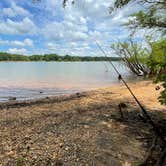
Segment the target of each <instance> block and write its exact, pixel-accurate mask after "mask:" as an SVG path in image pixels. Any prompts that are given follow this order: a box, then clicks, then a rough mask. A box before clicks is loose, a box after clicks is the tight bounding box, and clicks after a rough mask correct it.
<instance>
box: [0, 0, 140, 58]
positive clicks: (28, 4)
mask: <svg viewBox="0 0 166 166" xmlns="http://www.w3.org/2000/svg"><path fill="white" fill-rule="evenodd" d="M61 2H62V1H59V0H41V2H40V3H32V1H31V0H29V1H27V0H21V1H20V0H1V1H0V13H1V15H0V51H4V52H9V53H18V54H25V55H31V54H46V53H57V54H60V55H65V54H69V55H79V56H85V55H86V56H87V55H88V56H100V55H101V53H100V51H99V50H98V48H97V47H96V45H95V41H98V42H99V43H100V44H101V45H102V47H103V48H104V49H105V50H106V51H107V52H108V53H109V54H113V52H112V51H111V49H110V45H111V43H113V42H116V41H118V40H125V39H127V38H128V34H129V31H128V30H127V29H125V28H124V27H122V26H121V24H123V23H126V22H127V20H128V17H127V16H128V15H129V14H131V13H133V12H135V11H138V10H139V6H137V5H135V4H132V5H128V6H126V7H125V8H124V9H123V10H120V11H117V12H115V13H114V14H112V15H110V14H109V11H108V8H109V6H110V5H111V3H110V0H105V1H103V0H77V1H76V3H75V4H74V5H70V4H68V5H67V7H66V8H65V9H64V8H63V7H62V3H61ZM112 3H113V1H112ZM135 37H136V38H142V34H136V36H135Z"/></svg>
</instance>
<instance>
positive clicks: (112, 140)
mask: <svg viewBox="0 0 166 166" xmlns="http://www.w3.org/2000/svg"><path fill="white" fill-rule="evenodd" d="M129 85H130V87H131V89H132V90H133V92H134V93H135V95H136V96H137V97H138V99H139V101H140V102H141V103H142V104H143V105H144V106H145V108H146V109H147V110H148V112H149V114H150V116H152V117H153V119H154V120H155V121H156V122H157V121H158V120H159V119H161V117H162V119H166V107H165V106H163V105H161V104H160V103H159V102H158V100H157V98H158V96H159V93H160V90H161V89H160V90H158V91H156V90H155V87H156V84H153V83H152V82H151V81H138V82H132V83H129ZM120 103H124V104H125V108H124V109H123V111H124V119H121V116H120V112H119V108H118V105H119V104H120ZM139 113H140V109H139V107H138V105H137V104H136V103H135V101H134V99H133V98H132V97H131V95H130V94H129V93H128V91H127V89H126V88H125V87H124V86H123V85H113V86H111V87H107V88H100V89H98V90H91V91H87V92H81V93H75V94H71V95H63V96H58V97H47V98H43V99H36V100H28V101H10V102H6V103H1V104H0V138H1V148H0V165H1V164H2V165H49V164H52V165H58V164H59V165H87V166H88V165H101V166H102V165H115V166H125V165H134V164H135V165H136V164H138V163H141V162H142V161H143V160H144V159H145V156H146V154H147V150H148V146H149V144H146V142H147V140H146V139H142V138H144V137H145V138H151V137H153V133H152V131H151V127H150V126H149V125H148V124H146V123H144V122H142V121H140V119H139V118H138V116H137V114H139ZM150 141H151V140H150Z"/></svg>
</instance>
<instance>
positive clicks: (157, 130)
mask: <svg viewBox="0 0 166 166" xmlns="http://www.w3.org/2000/svg"><path fill="white" fill-rule="evenodd" d="M96 45H97V47H98V48H99V49H100V50H101V52H102V53H103V54H104V56H105V57H106V58H107V60H108V62H109V63H110V64H111V66H112V67H113V69H114V70H115V72H116V73H117V74H118V78H119V80H122V82H123V84H124V85H125V86H126V88H127V89H128V90H129V92H130V94H131V95H132V97H133V98H134V99H135V101H136V103H137V104H138V105H139V107H140V108H141V110H142V112H143V114H144V116H145V117H146V118H147V120H148V122H149V123H150V124H151V126H152V127H153V129H154V131H155V133H156V134H157V135H158V136H159V137H160V138H161V140H162V141H163V143H164V144H165V145H166V140H165V139H164V137H163V135H162V133H161V131H160V128H159V127H158V126H156V125H155V123H154V122H153V120H152V118H151V117H150V116H149V114H148V112H147V111H146V109H145V108H144V107H143V105H142V104H141V103H140V102H139V100H138V99H137V97H136V96H135V95H134V93H133V91H132V90H131V88H130V87H129V85H128V84H127V82H126V81H125V80H124V78H123V77H122V75H121V74H120V72H119V71H118V70H117V68H116V67H115V65H114V64H113V63H112V61H110V60H109V59H108V57H107V54H106V53H105V51H104V50H103V49H102V47H101V46H100V45H99V43H97V42H96Z"/></svg>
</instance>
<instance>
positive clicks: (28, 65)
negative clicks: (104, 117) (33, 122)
mask: <svg viewBox="0 0 166 166" xmlns="http://www.w3.org/2000/svg"><path fill="white" fill-rule="evenodd" d="M114 64H115V65H116V66H117V67H118V69H119V71H120V72H121V73H122V75H123V76H124V77H125V78H126V79H132V78H133V76H132V74H131V73H130V72H129V71H128V70H127V69H126V67H125V66H124V65H122V64H121V63H119V62H114ZM107 68H108V72H106V70H107ZM115 83H118V80H117V75H116V73H115V72H114V71H113V69H112V67H111V65H110V64H109V63H108V62H0V101H6V100H8V99H9V97H17V99H18V100H24V99H33V98H39V97H45V96H52V95H60V94H68V93H74V92H78V91H83V90H90V89H95V88H100V87H104V86H111V84H115Z"/></svg>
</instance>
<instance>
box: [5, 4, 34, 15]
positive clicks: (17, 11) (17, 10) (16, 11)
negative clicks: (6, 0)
mask: <svg viewBox="0 0 166 166" xmlns="http://www.w3.org/2000/svg"><path fill="white" fill-rule="evenodd" d="M2 12H3V14H4V15H6V16H8V17H16V16H31V14H30V13H29V11H27V10H25V9H24V8H22V7H20V6H17V5H16V4H15V3H14V2H12V3H11V7H9V8H3V9H2Z"/></svg>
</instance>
